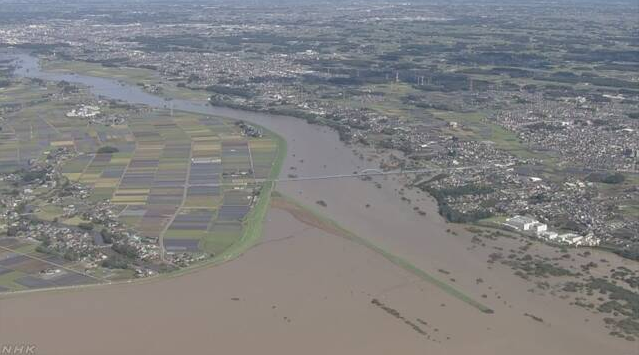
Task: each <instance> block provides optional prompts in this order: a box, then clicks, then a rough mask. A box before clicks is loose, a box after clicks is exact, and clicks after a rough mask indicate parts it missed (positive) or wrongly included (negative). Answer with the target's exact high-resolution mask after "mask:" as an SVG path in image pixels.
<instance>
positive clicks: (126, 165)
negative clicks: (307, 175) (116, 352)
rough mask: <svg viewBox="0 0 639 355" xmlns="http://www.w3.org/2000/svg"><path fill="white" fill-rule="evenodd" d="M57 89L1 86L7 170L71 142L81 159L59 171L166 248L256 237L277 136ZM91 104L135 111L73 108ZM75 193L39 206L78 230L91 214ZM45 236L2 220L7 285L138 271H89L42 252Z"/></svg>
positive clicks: (0, 166) (0, 148) (38, 212)
mask: <svg viewBox="0 0 639 355" xmlns="http://www.w3.org/2000/svg"><path fill="white" fill-rule="evenodd" d="M51 92H55V93H57V94H54V95H60V94H59V93H60V92H61V91H60V87H59V86H56V85H53V84H48V83H33V82H21V83H17V84H15V85H12V86H11V87H9V88H6V89H0V105H1V106H2V107H3V108H4V112H3V113H4V114H3V115H2V116H0V117H2V118H1V121H0V124H1V128H2V130H0V173H11V172H14V171H19V170H20V169H22V168H26V167H28V166H29V164H30V163H31V162H33V161H36V160H39V159H43V158H44V157H46V156H47V155H48V154H49V152H52V151H54V150H56V149H58V148H62V149H64V150H65V151H68V152H69V155H70V156H72V158H71V159H68V160H65V161H63V162H61V163H60V165H59V166H57V170H58V171H59V172H60V173H61V174H62V175H63V176H64V177H66V178H67V179H68V180H70V181H71V182H78V183H80V184H81V186H85V187H87V188H88V189H87V196H86V198H87V199H88V200H90V201H94V202H99V201H108V202H110V203H111V205H112V207H111V211H113V213H114V214H115V215H116V216H117V219H118V220H119V221H121V222H123V223H125V224H126V225H127V226H128V227H131V228H133V229H134V230H136V231H137V233H138V235H139V236H141V237H143V238H146V239H148V240H152V241H155V243H157V244H159V245H160V247H161V250H162V253H164V254H166V253H174V254H182V253H186V254H191V255H192V256H198V257H201V256H203V257H210V256H213V257H216V256H218V257H222V256H223V254H224V253H225V251H228V250H231V251H232V250H235V249H236V248H235V247H237V245H236V244H242V243H245V242H246V241H245V240H244V239H245V238H244V239H243V238H242V237H243V236H245V235H246V234H247V233H248V232H247V230H249V229H251V228H254V227H253V226H251V224H252V223H254V222H255V218H253V217H250V216H248V217H247V215H248V214H249V213H250V212H251V210H252V207H253V206H254V205H255V204H256V202H257V201H258V200H259V198H258V196H260V191H261V190H262V189H263V187H264V186H263V185H264V182H263V181H262V179H265V178H268V177H269V176H270V175H271V171H272V170H273V168H274V163H275V161H276V158H277V157H278V153H280V152H278V149H279V144H280V141H279V140H278V138H277V137H276V136H274V135H272V134H271V133H270V132H265V134H264V135H262V136H260V137H248V136H246V135H244V134H243V129H242V128H241V127H240V126H239V125H237V124H236V122H235V121H231V120H228V119H224V118H220V117H207V116H203V115H197V114H190V113H185V112H174V113H171V112H169V111H164V110H150V109H148V108H142V107H129V106H122V105H119V104H117V103H113V102H107V101H99V100H97V99H96V98H95V97H93V96H92V95H89V94H88V93H85V92H83V91H82V90H80V91H76V92H73V93H72V94H69V95H68V96H67V97H65V96H64V95H62V96H56V97H54V96H52V94H51ZM85 104H86V105H93V106H99V107H100V110H101V113H100V115H101V117H107V116H120V117H125V119H124V120H122V121H120V122H118V123H117V124H103V123H101V122H100V121H99V120H90V119H88V118H87V117H77V116H72V115H69V112H70V110H72V109H74V108H78V107H80V106H81V105H85ZM96 121H97V122H96ZM2 184H3V182H2V181H0V188H1V187H2V186H1V185H2ZM269 186H271V185H269ZM266 190H268V191H266V192H268V193H270V189H266ZM74 202H75V203H77V202H79V201H73V200H72V199H63V200H61V201H47V200H46V199H38V200H37V201H32V204H33V205H34V206H35V208H34V209H33V211H32V213H33V215H34V216H35V217H36V218H37V219H39V220H42V221H49V222H53V223H58V224H60V225H63V226H64V225H66V226H69V227H72V228H76V229H77V228H78V227H79V226H80V227H81V225H82V224H86V223H87V221H85V220H83V219H82V217H81V216H75V217H72V218H68V217H66V216H65V209H66V208H65V207H64V206H72V205H73V204H74ZM249 217H250V218H249ZM260 222H261V221H260ZM0 227H2V226H0ZM249 234H250V233H249ZM37 245H38V244H37V243H36V242H35V241H33V240H32V241H25V240H22V239H20V238H12V237H11V236H9V235H7V233H6V230H3V228H0V247H1V249H0V292H3V291H20V290H29V289H38V288H49V287H59V286H70V285H79V284H88V283H96V282H102V281H105V280H111V281H113V280H119V279H125V278H130V277H132V275H131V270H118V269H113V270H107V269H101V268H97V269H95V270H96V271H95V272H93V273H92V275H95V276H96V277H95V278H91V277H87V276H85V274H84V273H83V272H84V270H85V269H84V267H83V265H82V263H79V262H70V261H69V260H66V259H64V258H63V257H59V256H52V255H49V254H46V253H44V252H39V251H38V250H37ZM234 245H235V247H234V248H231V247H233V246H234ZM54 271H55V273H53V272H54ZM48 273H51V274H48Z"/></svg>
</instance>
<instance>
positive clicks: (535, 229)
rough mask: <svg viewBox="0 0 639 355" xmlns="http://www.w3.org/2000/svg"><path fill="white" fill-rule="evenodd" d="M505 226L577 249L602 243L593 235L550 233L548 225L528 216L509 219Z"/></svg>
mask: <svg viewBox="0 0 639 355" xmlns="http://www.w3.org/2000/svg"><path fill="white" fill-rule="evenodd" d="M504 225H505V226H506V227H509V228H512V229H514V230H516V231H519V232H522V233H524V234H529V235H533V236H535V237H537V238H539V239H542V240H545V241H548V242H552V243H557V244H566V245H571V246H576V247H577V246H597V245H599V243H600V240H599V238H597V237H595V236H594V235H592V234H588V235H586V236H583V235H579V234H575V233H564V234H559V233H557V232H553V231H549V230H548V225H546V224H545V223H541V222H539V221H538V220H536V219H534V218H530V217H526V216H514V217H512V218H508V219H507V220H506V222H505V223H504Z"/></svg>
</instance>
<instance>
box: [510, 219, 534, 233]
mask: <svg viewBox="0 0 639 355" xmlns="http://www.w3.org/2000/svg"><path fill="white" fill-rule="evenodd" d="M535 223H539V221H537V220H536V219H533V218H530V217H526V216H515V217H512V218H508V219H507V220H506V223H505V224H506V225H507V226H509V227H511V228H515V229H517V230H520V231H528V230H530V228H532V226H533V225H534V224H535Z"/></svg>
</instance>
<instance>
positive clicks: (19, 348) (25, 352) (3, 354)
mask: <svg viewBox="0 0 639 355" xmlns="http://www.w3.org/2000/svg"><path fill="white" fill-rule="evenodd" d="M35 353H36V346H35V345H31V344H2V348H0V355H35Z"/></svg>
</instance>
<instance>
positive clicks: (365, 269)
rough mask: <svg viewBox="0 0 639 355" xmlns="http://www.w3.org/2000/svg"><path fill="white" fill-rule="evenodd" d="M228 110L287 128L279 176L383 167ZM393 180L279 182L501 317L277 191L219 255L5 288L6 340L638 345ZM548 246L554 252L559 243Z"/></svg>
mask: <svg viewBox="0 0 639 355" xmlns="http://www.w3.org/2000/svg"><path fill="white" fill-rule="evenodd" d="M52 79H55V78H52ZM71 81H73V80H71ZM102 94H105V93H104V92H102ZM177 104H178V103H176V105H177ZM189 105H192V106H191V107H181V109H185V110H186V109H189V110H190V111H195V112H202V113H210V112H209V111H208V109H207V108H206V107H205V106H201V105H193V104H189ZM219 110H222V111H216V112H215V113H216V114H224V115H226V116H230V117H234V118H243V119H246V120H249V121H253V122H255V123H258V124H261V125H263V126H265V127H267V128H268V129H270V130H273V131H275V132H277V133H279V134H280V135H281V136H282V137H284V138H285V139H286V140H287V142H288V155H287V158H286V161H285V164H284V167H283V169H282V172H281V176H283V177H285V176H287V175H288V174H290V173H294V174H296V175H298V176H314V175H330V174H345V173H352V172H353V171H360V170H362V169H364V168H373V167H377V163H376V162H375V161H367V160H362V159H360V158H359V157H358V155H356V154H354V153H353V151H352V148H351V147H348V146H346V145H344V144H343V143H341V142H340V141H339V139H338V136H337V134H336V133H335V132H332V131H330V130H328V129H326V128H322V127H317V126H312V125H309V124H307V123H306V122H304V121H302V120H297V119H293V118H287V117H280V116H270V115H261V114H255V113H249V112H246V113H244V112H241V111H235V110H231V111H227V110H225V109H219ZM396 179H397V178H396V177H395V178H391V177H386V178H376V179H375V181H377V182H379V183H380V186H381V187H379V188H378V187H376V185H375V184H373V182H370V181H362V180H360V179H355V178H346V179H334V180H316V181H303V182H281V183H279V184H278V186H277V189H278V191H280V192H281V193H283V194H284V195H286V196H288V197H291V198H293V199H295V200H297V201H299V202H300V203H302V204H304V205H307V206H311V207H312V208H313V209H314V210H317V211H319V212H321V213H322V214H324V215H325V216H327V217H329V218H331V219H333V220H334V221H336V222H338V223H339V224H340V225H341V226H342V227H344V228H345V229H347V230H349V231H350V232H352V233H355V234H357V235H358V236H360V237H363V238H365V239H367V240H369V241H371V242H374V243H375V244H376V245H378V246H380V247H382V248H383V249H384V250H387V251H390V252H391V253H393V254H395V255H398V256H401V257H403V258H405V259H407V260H409V261H410V262H411V263H412V264H414V265H415V266H416V267H418V268H421V269H422V270H424V271H426V272H428V273H430V274H432V275H434V276H436V277H438V278H439V279H441V280H442V281H446V282H448V283H449V284H451V285H453V286H454V287H455V288H457V289H458V290H460V291H462V292H463V293H465V294H467V295H469V296H471V297H472V298H474V299H476V300H479V301H480V302H482V303H484V304H485V305H487V306H489V307H490V308H491V309H493V310H494V312H495V313H494V314H486V313H482V312H480V311H479V310H477V309H476V308H473V307H471V306H470V305H468V304H466V303H463V302H461V301H460V300H458V299H456V298H454V297H452V296H450V295H449V294H447V293H445V292H444V291H442V290H441V289H439V288H438V287H436V286H434V285H432V284H430V283H427V282H425V281H423V280H422V279H420V278H418V277H417V276H415V275H413V274H411V273H409V272H407V271H405V270H404V269H402V268H400V267H398V266H396V265H394V264H392V263H391V262H389V261H388V260H387V259H385V258H384V257H383V256H382V255H380V254H377V253H375V252H374V251H372V250H370V249H367V248H365V247H363V246H361V245H359V244H356V243H353V242H351V241H349V240H347V239H345V238H343V237H342V236H340V235H339V233H336V232H335V231H333V230H331V229H330V228H325V227H323V226H322V225H321V224H320V223H316V222H315V221H314V220H313V218H312V217H310V216H305V215H304V212H303V211H298V210H294V209H292V208H290V206H286V205H281V204H280V205H279V206H278V205H277V203H275V205H274V206H272V208H271V209H270V211H269V213H268V215H267V220H266V222H265V231H264V236H263V239H262V240H261V242H260V243H259V244H258V245H257V246H255V247H254V248H252V249H251V250H249V251H248V252H246V253H245V254H244V255H242V256H241V257H239V258H237V259H235V260H233V261H231V262H228V263H225V264H223V265H220V266H216V267H210V268H205V269H201V270H198V271H197V272H193V273H190V274H186V275H183V276H180V277H174V278H165V279H158V280H155V281H151V282H148V283H133V284H120V285H111V286H100V287H94V288H87V289H82V290H71V291H54V292H42V293H31V294H21V295H14V296H10V297H5V298H2V299H0V345H1V344H33V345H35V346H36V353H37V354H65V355H71V354H82V355H86V354H141V353H150V354H190V353H195V354H197V353H203V354H212V353H234V354H248V353H263V354H355V355H356V354H367V355H368V354H390V353H398V354H486V355H493V354H507V355H511V354H535V355H537V354H540V353H543V354H561V355H563V354H580V355H588V354H597V355H599V354H622V355H623V354H628V355H631V354H636V353H637V344H636V343H632V342H627V341H623V340H618V339H616V338H614V337H611V336H609V335H608V334H607V333H608V331H607V330H606V329H605V328H604V325H603V322H602V319H601V317H600V316H598V315H593V314H591V313H589V312H587V311H585V310H583V309H581V308H577V307H573V306H570V305H569V304H568V302H567V301H566V300H562V299H559V298H557V297H553V296H550V295H542V294H537V293H532V292H529V291H528V290H529V289H530V288H531V284H530V283H529V282H526V281H524V280H522V279H521V278H519V277H516V276H514V275H513V274H512V271H511V270H509V269H507V268H503V267H498V266H496V265H494V266H492V267H491V265H490V264H488V263H487V262H486V261H487V259H488V254H489V253H490V250H485V249H482V248H473V247H472V243H471V241H470V238H471V236H470V234H469V233H468V232H466V231H465V230H464V229H463V228H461V227H459V226H452V225H449V224H447V223H445V222H444V221H443V220H442V219H441V217H439V216H438V215H437V211H436V204H435V203H434V202H433V201H432V200H431V199H430V198H428V196H426V195H424V194H419V193H417V192H414V191H406V197H408V198H410V199H411V201H412V203H411V204H408V203H406V202H404V201H401V200H400V195H399V193H398V190H399V189H401V188H402V184H401V183H400V182H399V181H397V180H396ZM319 200H322V201H324V202H325V203H326V207H322V206H320V205H318V204H317V203H316V202H317V201H319ZM367 205H368V206H367ZM414 206H419V207H420V209H421V210H423V211H426V216H421V215H419V214H418V213H416V212H415V211H414V210H413V207H414ZM449 228H450V229H452V230H453V231H455V232H456V235H453V234H451V233H448V232H447V229H449ZM500 243H501V242H500ZM516 243H517V241H516V240H504V241H503V247H504V249H505V250H508V248H516V247H517V244H516ZM538 249H539V250H538V252H539V253H548V255H555V250H554V249H553V248H550V247H544V246H540V247H539V248H538ZM594 254H596V253H594ZM606 257H607V258H608V259H614V262H615V263H617V264H624V265H626V266H628V267H631V268H633V269H636V268H637V267H636V264H629V263H627V262H626V261H624V260H621V259H619V258H615V257H614V256H612V255H607V256H606ZM438 270H445V271H446V273H442V272H438ZM453 278H454V281H453V280H450V279H453ZM478 278H481V279H482V280H483V282H482V283H477V282H476V280H477V279H478ZM482 295H484V296H485V297H482ZM524 314H532V315H534V316H536V317H539V318H541V319H543V322H538V321H535V320H534V319H532V318H531V317H528V316H525V315H524ZM586 319H588V321H586Z"/></svg>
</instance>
